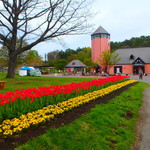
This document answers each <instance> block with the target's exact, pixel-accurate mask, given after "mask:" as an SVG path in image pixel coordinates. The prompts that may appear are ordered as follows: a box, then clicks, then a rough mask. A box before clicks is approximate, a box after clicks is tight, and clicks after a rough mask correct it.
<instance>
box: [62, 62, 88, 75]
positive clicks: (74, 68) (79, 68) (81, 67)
mask: <svg viewBox="0 0 150 150" xmlns="http://www.w3.org/2000/svg"><path fill="white" fill-rule="evenodd" d="M86 67H87V66H86V65H85V64H83V63H82V62H81V61H80V60H73V61H71V62H70V63H69V64H67V65H66V66H65V68H66V69H67V71H68V72H72V73H76V72H85V68H86Z"/></svg>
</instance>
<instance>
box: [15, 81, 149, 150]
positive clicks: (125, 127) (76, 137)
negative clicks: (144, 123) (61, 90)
mask: <svg viewBox="0 0 150 150" xmlns="http://www.w3.org/2000/svg"><path fill="white" fill-rule="evenodd" d="M146 86H147V85H146V84H145V83H138V84H136V85H134V86H133V87H131V88H129V89H128V90H127V91H125V92H123V93H122V94H120V95H119V96H117V97H116V98H114V99H112V100H111V101H110V102H109V103H108V104H101V105H97V106H96V107H95V108H93V109H92V112H91V113H88V114H86V115H83V116H82V117H81V118H80V119H78V120H76V121H74V122H73V123H71V124H68V125H65V126H62V127H59V128H57V129H54V128H52V129H49V130H48V131H47V133H46V134H44V135H43V136H39V137H38V138H36V139H34V140H30V141H29V142H27V143H26V144H24V145H22V146H20V147H18V148H16V149H15V150H37V149H42V150H47V149H51V150H64V149H65V150H76V149H78V150H91V149H94V150H112V149H113V150H129V149H130V148H131V145H132V144H133V142H134V140H135V137H136V135H135V131H134V129H135V124H136V121H137V119H138V116H139V108H140V106H141V104H142V96H143V95H142V92H143V90H144V88H145V87H146ZM135 91H136V92H135Z"/></svg>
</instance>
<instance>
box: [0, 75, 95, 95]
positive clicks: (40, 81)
mask: <svg viewBox="0 0 150 150" xmlns="http://www.w3.org/2000/svg"><path fill="white" fill-rule="evenodd" d="M5 76H6V74H5V73H0V80H1V81H6V88H5V89H0V93H5V92H9V91H14V90H15V89H22V88H23V89H27V88H36V87H39V86H50V85H63V84H69V83H72V82H82V81H91V80H93V79H94V78H61V77H28V76H25V77H19V76H17V77H15V78H12V79H10V78H5Z"/></svg>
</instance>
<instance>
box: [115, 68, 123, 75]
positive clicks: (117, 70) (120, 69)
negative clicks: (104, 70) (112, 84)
mask: <svg viewBox="0 0 150 150" xmlns="http://www.w3.org/2000/svg"><path fill="white" fill-rule="evenodd" d="M117 73H122V66H114V74H117Z"/></svg>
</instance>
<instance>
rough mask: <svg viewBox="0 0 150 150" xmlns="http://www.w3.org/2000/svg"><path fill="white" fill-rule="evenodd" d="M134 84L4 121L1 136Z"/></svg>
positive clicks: (100, 91)
mask: <svg viewBox="0 0 150 150" xmlns="http://www.w3.org/2000/svg"><path fill="white" fill-rule="evenodd" d="M134 82H137V81H134V80H128V81H125V82H122V83H117V84H115V85H111V86H108V87H106V88H103V89H100V90H97V91H93V92H89V93H87V94H85V95H82V96H77V97H74V98H71V99H68V100H66V101H63V102H59V103H57V104H54V105H49V106H47V107H43V108H42V109H39V110H37V111H33V112H29V113H27V114H24V115H21V116H20V117H18V118H13V119H7V120H4V121H3V122H2V124H1V125H0V134H1V135H3V136H9V135H12V134H14V133H18V132H20V131H22V130H25V129H27V128H29V127H32V126H35V125H38V124H40V123H43V122H46V121H47V120H50V119H52V118H54V117H55V116H57V115H60V114H62V113H64V112H66V111H69V110H71V109H73V108H75V107H78V106H80V105H83V104H85V103H89V102H90V101H93V100H95V99H97V98H99V97H103V96H104V95H108V94H110V93H111V92H113V91H116V90H118V89H120V88H122V87H124V86H126V85H129V84H131V83H134Z"/></svg>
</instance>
